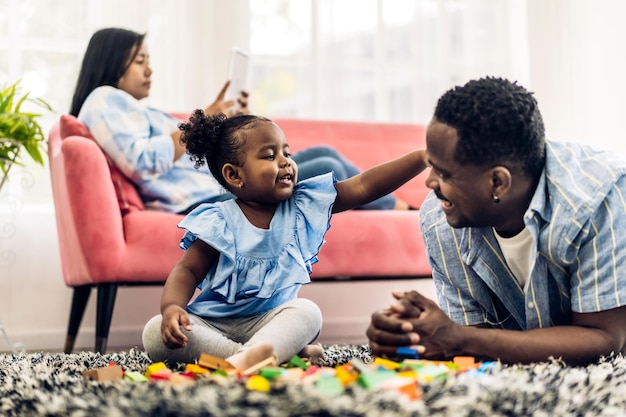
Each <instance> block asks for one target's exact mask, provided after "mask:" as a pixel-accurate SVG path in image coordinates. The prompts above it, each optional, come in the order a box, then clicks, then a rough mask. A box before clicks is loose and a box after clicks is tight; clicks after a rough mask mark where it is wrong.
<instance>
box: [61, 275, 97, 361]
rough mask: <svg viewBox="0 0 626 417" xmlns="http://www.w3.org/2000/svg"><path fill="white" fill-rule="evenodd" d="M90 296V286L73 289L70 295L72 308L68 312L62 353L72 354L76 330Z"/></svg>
mask: <svg viewBox="0 0 626 417" xmlns="http://www.w3.org/2000/svg"><path fill="white" fill-rule="evenodd" d="M90 294H91V285H81V286H79V287H74V294H73V295H72V308H71V310H70V320H69V323H68V325H67V335H66V336H65V346H64V347H63V352H65V353H72V350H74V343H75V342H76V336H77V335H78V329H79V327H80V322H81V321H82V319H83V315H84V314H85V307H86V306H87V301H89V295H90Z"/></svg>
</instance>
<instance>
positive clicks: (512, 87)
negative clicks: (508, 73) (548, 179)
mask: <svg viewBox="0 0 626 417" xmlns="http://www.w3.org/2000/svg"><path fill="white" fill-rule="evenodd" d="M434 116H435V118H436V119H437V121H439V122H441V123H445V124H447V125H449V126H451V127H454V128H455V129H456V131H457V135H458V143H457V146H456V149H455V152H454V158H455V160H456V162H458V163H460V164H472V165H480V166H496V165H504V166H509V167H510V168H517V169H520V170H522V171H523V172H524V173H525V174H526V175H529V176H530V177H531V178H538V177H539V175H541V172H542V170H543V167H544V164H545V138H544V136H545V130H544V126H543V119H542V117H541V113H540V112H539V107H538V106H537V100H535V97H534V96H533V94H532V93H531V92H529V91H528V90H526V89H525V88H524V87H522V86H519V85H517V83H516V82H511V81H508V80H505V79H502V78H495V77H486V78H481V79H479V80H472V81H469V82H468V83H467V84H465V85H464V86H457V87H454V88H452V89H451V90H448V91H447V92H446V93H445V94H444V95H443V96H442V97H441V98H440V99H439V101H438V102H437V106H436V108H435V114H434Z"/></svg>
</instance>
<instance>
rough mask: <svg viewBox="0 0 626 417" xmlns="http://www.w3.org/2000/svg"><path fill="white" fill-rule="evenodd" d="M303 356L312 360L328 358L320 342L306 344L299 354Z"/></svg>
mask: <svg viewBox="0 0 626 417" xmlns="http://www.w3.org/2000/svg"><path fill="white" fill-rule="evenodd" d="M298 356H300V357H301V358H309V359H310V360H311V362H317V361H320V360H322V359H325V358H326V355H325V354H324V348H323V347H322V345H320V344H319V343H318V344H316V345H306V346H305V347H303V348H302V350H301V351H300V353H299V354H298Z"/></svg>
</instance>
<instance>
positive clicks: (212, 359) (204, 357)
mask: <svg viewBox="0 0 626 417" xmlns="http://www.w3.org/2000/svg"><path fill="white" fill-rule="evenodd" d="M198 365H200V366H202V367H203V368H207V369H212V370H215V369H229V368H234V366H233V365H231V364H230V363H228V361H226V360H224V359H222V358H218V357H217V356H213V355H209V354H208V353H201V354H200V359H198Z"/></svg>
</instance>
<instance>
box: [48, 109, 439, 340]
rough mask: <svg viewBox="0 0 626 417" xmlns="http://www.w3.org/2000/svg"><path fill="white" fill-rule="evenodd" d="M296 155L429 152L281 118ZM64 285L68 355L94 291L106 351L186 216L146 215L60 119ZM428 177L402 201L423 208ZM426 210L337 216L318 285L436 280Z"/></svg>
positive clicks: (158, 270) (89, 145) (57, 194)
mask: <svg viewBox="0 0 626 417" xmlns="http://www.w3.org/2000/svg"><path fill="white" fill-rule="evenodd" d="M275 122H276V123H277V124H278V125H279V126H280V127H281V128H282V129H283V130H284V131H285V134H286V136H287V139H288V141H289V143H290V146H291V150H292V151H297V150H299V149H302V148H306V147H309V146H312V145H319V144H327V145H331V146H334V147H335V148H337V149H338V150H339V151H340V152H341V153H343V154H345V155H346V156H348V158H349V159H351V160H352V161H354V162H355V163H356V164H357V165H358V166H359V167H360V168H367V167H370V166H372V165H374V164H377V163H380V162H383V161H386V160H389V159H391V158H394V157H397V156H400V155H402V154H404V153H406V152H409V151H411V150H414V149H416V148H421V147H424V146H425V128H424V126H420V125H408V124H382V123H356V122H339V121H321V120H295V119H276V120H275ZM48 151H49V155H48V157H49V160H50V171H51V180H52V190H53V197H54V203H55V209H56V220H57V230H58V235H59V236H58V237H59V248H60V255H61V265H62V269H63V271H62V272H63V278H64V281H65V283H66V285H67V286H69V287H71V288H73V289H74V298H73V300H72V310H71V313H70V322H69V325H68V335H67V340H66V345H65V351H66V352H69V351H71V350H72V348H73V343H74V339H75V337H76V334H77V332H78V327H79V325H80V321H81V319H82V315H83V312H84V309H85V305H86V303H87V300H88V297H89V293H90V291H91V288H93V287H97V289H98V306H97V310H96V315H97V317H96V351H100V352H102V351H104V350H105V349H106V340H107V337H108V332H109V327H110V320H111V316H112V312H113V306H114V302H115V296H116V291H117V287H118V286H119V285H155V284H156V285H162V284H163V282H164V281H165V279H166V278H167V275H168V273H169V272H170V270H171V269H172V267H173V266H174V264H175V263H176V262H177V260H178V259H179V258H180V256H181V255H182V251H181V250H180V249H179V246H178V243H179V240H180V238H181V237H182V234H183V233H182V231H181V230H180V229H178V228H177V224H178V222H179V221H180V220H181V219H182V216H181V215H176V214H168V213H162V212H154V211H148V210H145V209H144V207H143V203H142V202H141V199H140V198H139V196H138V194H137V191H136V190H135V188H134V187H133V185H132V184H131V183H130V182H129V181H128V180H126V178H125V177H124V176H123V175H122V174H121V173H120V172H119V171H118V170H117V169H116V168H115V167H114V166H113V165H112V164H111V162H110V161H108V159H107V158H106V157H105V155H104V154H103V153H102V151H101V150H100V148H99V147H98V146H97V144H96V143H95V142H94V141H93V140H92V139H91V138H90V134H89V132H88V131H87V129H86V128H85V127H84V126H83V125H82V124H80V123H78V121H77V120H76V119H75V118H73V117H72V116H62V117H61V121H60V123H57V124H55V125H54V126H53V128H52V129H51V131H50V135H49V141H48ZM424 175H425V174H421V175H420V176H419V177H417V178H416V179H413V180H412V181H410V182H409V183H407V184H406V185H404V186H403V187H401V188H400V189H399V190H398V191H397V192H396V195H397V196H399V197H400V198H402V199H404V200H406V201H408V202H409V203H410V204H412V205H413V206H415V207H419V206H420V204H421V202H422V201H423V199H424V197H425V196H426V194H427V192H428V189H427V188H426V187H425V185H424ZM418 219H419V211H395V210H386V211H360V210H351V211H347V212H343V213H339V214H336V215H335V216H334V217H333V219H332V221H331V227H330V229H329V231H328V233H327V235H326V241H327V243H326V244H325V245H324V246H323V247H322V250H321V252H320V255H319V262H318V263H316V264H315V265H313V274H312V278H313V279H314V280H322V279H360V278H375V279H386V278H415V277H429V276H430V273H431V270H430V267H429V265H428V262H427V258H426V254H425V250H424V244H423V241H422V238H421V235H420V230H419V224H418Z"/></svg>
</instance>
